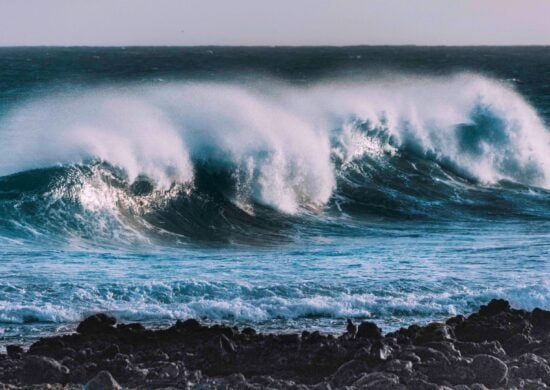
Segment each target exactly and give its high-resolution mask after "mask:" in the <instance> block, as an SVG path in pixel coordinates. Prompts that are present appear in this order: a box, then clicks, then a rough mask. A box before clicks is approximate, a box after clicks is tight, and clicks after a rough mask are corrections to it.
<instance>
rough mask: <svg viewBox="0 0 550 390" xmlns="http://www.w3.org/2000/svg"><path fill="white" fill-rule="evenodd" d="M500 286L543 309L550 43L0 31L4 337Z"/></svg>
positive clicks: (378, 305) (462, 297) (248, 315)
mask: <svg viewBox="0 0 550 390" xmlns="http://www.w3.org/2000/svg"><path fill="white" fill-rule="evenodd" d="M493 297H502V298H505V299H508V300H510V301H511V303H512V305H513V306H515V307H520V308H525V309H532V308H534V307H537V306H538V307H541V308H546V309H550V47H462V48H458V47H457V48H452V47H344V48H332V47H330V48H329V47H319V48H226V47H197V48H147V47H143V48H134V47H128V48H123V47H118V48H47V47H44V48H0V344H2V343H8V342H14V341H23V342H28V341H30V340H32V339H34V338H36V337H39V336H42V335H46V334H50V333H52V332H63V331H69V330H71V329H73V328H74V326H75V323H77V322H78V321H79V320H80V319H81V318H82V317H83V316H84V315H86V314H89V313H92V312H96V311H107V312H110V313H112V314H114V315H116V316H117V317H118V318H120V319H121V320H122V321H143V322H145V323H148V324H151V325H153V326H156V325H164V324H169V323H172V322H173V321H174V320H175V319H178V318H188V317H194V318H198V319H200V320H201V321H204V322H206V323H208V322H223V323H230V324H236V325H238V326H244V325H251V326H254V327H256V328H258V329H261V330H263V331H272V332H287V331H292V330H302V329H308V330H312V329H318V330H321V331H323V332H341V331H342V330H343V328H344V324H345V320H346V319H347V318H354V319H356V320H362V319H370V320H372V321H375V322H377V323H378V324H379V325H380V326H381V327H382V328H383V330H385V331H389V330H393V329H396V328H398V327H401V326H405V325H409V324H411V323H413V322H417V323H426V322H428V321H433V320H438V319H442V318H444V317H446V316H449V315H452V314H458V313H468V312H470V311H472V310H475V309H476V308H477V307H478V306H479V305H480V304H483V303H486V302H487V301H488V300H489V299H491V298H493Z"/></svg>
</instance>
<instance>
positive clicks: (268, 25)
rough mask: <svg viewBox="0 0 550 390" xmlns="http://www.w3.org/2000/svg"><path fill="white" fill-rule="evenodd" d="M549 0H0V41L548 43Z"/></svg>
mask: <svg viewBox="0 0 550 390" xmlns="http://www.w3.org/2000/svg"><path fill="white" fill-rule="evenodd" d="M549 20H550V0H330V1H329V0H272V1H266V0H0V46H19V45H52V46H55V45H62V46H68V45H69V46H70V45H86V46H120V45H123V46H129V45H176V46H189V45H337V46H342V45H403V44H407V45H408V44H415V45H550V21H549Z"/></svg>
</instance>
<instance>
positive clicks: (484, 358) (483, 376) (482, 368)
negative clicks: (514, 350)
mask: <svg viewBox="0 0 550 390" xmlns="http://www.w3.org/2000/svg"><path fill="white" fill-rule="evenodd" d="M470 367H471V368H472V370H473V371H474V373H475V375H476V380H477V381H478V382H480V383H482V384H484V385H487V386H497V385H499V384H502V383H504V382H505V380H506V378H507V376H508V367H507V366H506V364H505V363H504V362H503V361H502V360H500V359H499V358H496V357H494V356H491V355H477V356H475V357H474V360H473V361H472V364H471V365H470Z"/></svg>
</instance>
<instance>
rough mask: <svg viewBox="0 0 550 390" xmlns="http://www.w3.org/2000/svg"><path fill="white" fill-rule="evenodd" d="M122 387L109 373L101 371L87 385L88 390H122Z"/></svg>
mask: <svg viewBox="0 0 550 390" xmlns="http://www.w3.org/2000/svg"><path fill="white" fill-rule="evenodd" d="M120 389H122V387H121V386H120V385H119V384H118V383H117V381H116V380H115V378H113V376H112V375H111V373H110V372H109V371H100V372H99V373H98V374H97V375H96V376H94V377H93V378H92V379H91V380H90V381H89V382H88V383H87V384H86V390H120Z"/></svg>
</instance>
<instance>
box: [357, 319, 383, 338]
mask: <svg viewBox="0 0 550 390" xmlns="http://www.w3.org/2000/svg"><path fill="white" fill-rule="evenodd" d="M356 337H357V338H369V339H381V338H382V331H381V330H380V328H379V327H378V326H377V325H376V324H375V323H374V322H369V321H364V322H361V324H360V325H359V327H358V328H357V334H356Z"/></svg>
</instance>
